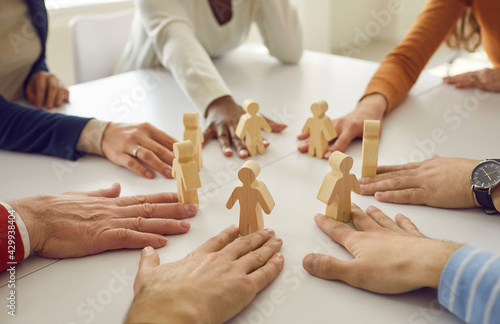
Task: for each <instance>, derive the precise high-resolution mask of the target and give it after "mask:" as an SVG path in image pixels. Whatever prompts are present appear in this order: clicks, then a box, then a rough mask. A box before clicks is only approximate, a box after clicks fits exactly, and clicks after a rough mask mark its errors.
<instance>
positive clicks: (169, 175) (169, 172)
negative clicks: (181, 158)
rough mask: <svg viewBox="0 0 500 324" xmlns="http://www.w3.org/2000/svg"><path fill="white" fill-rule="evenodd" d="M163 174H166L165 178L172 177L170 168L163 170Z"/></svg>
mask: <svg viewBox="0 0 500 324" xmlns="http://www.w3.org/2000/svg"><path fill="white" fill-rule="evenodd" d="M165 175H166V176H167V178H172V170H170V169H167V171H165Z"/></svg>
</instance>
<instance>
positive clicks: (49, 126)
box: [0, 96, 89, 160]
mask: <svg viewBox="0 0 500 324" xmlns="http://www.w3.org/2000/svg"><path fill="white" fill-rule="evenodd" d="M88 121H89V118H80V117H74V116H66V115H61V114H51V113H49V112H47V111H45V110H39V109H32V108H27V107H23V106H20V105H18V104H14V103H11V102H8V101H6V100H5V99H4V98H3V97H1V96H0V129H2V133H1V134H0V149H5V150H11V151H18V152H26V153H40V154H46V155H52V156H57V157H60V158H64V159H68V160H76V159H78V158H79V157H80V156H82V153H80V152H78V151H77V150H76V144H77V142H78V139H79V137H80V134H81V132H82V129H83V128H84V126H85V125H86V124H87V122H88Z"/></svg>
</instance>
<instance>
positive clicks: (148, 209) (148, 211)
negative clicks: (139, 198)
mask: <svg viewBox="0 0 500 324" xmlns="http://www.w3.org/2000/svg"><path fill="white" fill-rule="evenodd" d="M141 206H142V210H143V212H144V215H146V216H150V215H152V214H153V213H154V212H155V210H156V205H154V204H150V203H144V204H142V205H141Z"/></svg>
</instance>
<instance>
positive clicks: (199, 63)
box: [136, 0, 231, 115]
mask: <svg viewBox="0 0 500 324" xmlns="http://www.w3.org/2000/svg"><path fill="white" fill-rule="evenodd" d="M136 5H137V6H136V7H137V10H138V11H139V14H140V16H141V21H142V23H143V26H144V28H145V30H146V33H147V34H148V37H149V39H150V40H151V41H152V42H153V46H154V49H155V52H156V55H157V56H158V58H159V60H160V62H161V64H162V65H163V66H164V67H165V68H167V69H168V70H170V71H171V73H172V75H173V76H174V78H175V79H176V81H177V83H178V84H179V86H180V87H181V89H182V90H183V91H184V92H185V93H186V95H187V96H188V97H189V98H190V99H191V101H192V102H193V103H194V104H195V105H196V107H198V109H200V110H201V112H202V113H203V115H205V110H206V108H207V106H208V105H209V104H210V103H211V102H212V101H214V100H215V99H217V98H220V97H223V96H226V95H231V92H230V91H229V88H228V87H227V85H226V83H225V82H224V80H223V79H222V77H221V76H220V74H219V72H218V71H217V68H216V67H215V65H214V64H213V62H212V59H211V58H210V56H209V55H208V54H207V52H206V51H205V49H204V48H203V46H202V45H201V44H200V42H199V41H198V40H197V39H196V35H195V31H194V27H193V26H192V24H191V22H190V21H189V19H188V16H187V13H186V12H185V8H184V7H183V6H182V4H179V3H178V2H177V1H164V0H141V1H136Z"/></svg>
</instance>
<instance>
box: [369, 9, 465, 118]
mask: <svg viewBox="0 0 500 324" xmlns="http://www.w3.org/2000/svg"><path fill="white" fill-rule="evenodd" d="M464 10H465V6H464V5H463V4H459V3H458V1H445V0H430V1H428V2H427V4H426V6H425V7H424V9H423V11H422V13H421V14H420V15H419V17H418V18H417V20H416V21H415V23H414V24H413V26H412V27H411V29H410V31H409V32H408V34H407V35H406V36H405V37H404V39H403V40H402V41H401V42H400V43H399V44H398V46H396V47H395V48H394V49H393V50H392V51H391V52H390V53H389V54H388V55H387V57H386V58H385V59H384V61H383V62H382V63H381V65H380V68H379V69H378V70H377V72H376V73H375V75H374V76H373V78H372V80H371V81H370V83H369V85H368V87H367V89H366V91H365V94H364V95H363V97H365V96H367V95H370V94H374V93H380V94H382V95H383V96H384V97H386V98H387V101H388V110H391V109H392V108H394V107H395V106H396V105H398V104H399V103H400V102H401V101H402V100H403V99H404V98H405V97H406V95H407V94H408V92H409V91H410V89H411V87H412V86H413V84H414V83H415V82H416V80H417V78H418V76H419V75H420V73H421V71H422V70H423V69H424V68H425V65H426V64H427V62H428V61H429V59H430V58H431V57H432V55H433V54H434V52H435V51H436V50H437V49H438V48H439V46H440V45H441V43H442V42H443V40H444V39H445V38H446V36H447V34H448V32H449V31H450V29H451V28H452V27H453V26H454V25H455V23H456V22H457V20H458V19H459V18H460V17H461V16H462V13H463V11H464Z"/></svg>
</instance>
